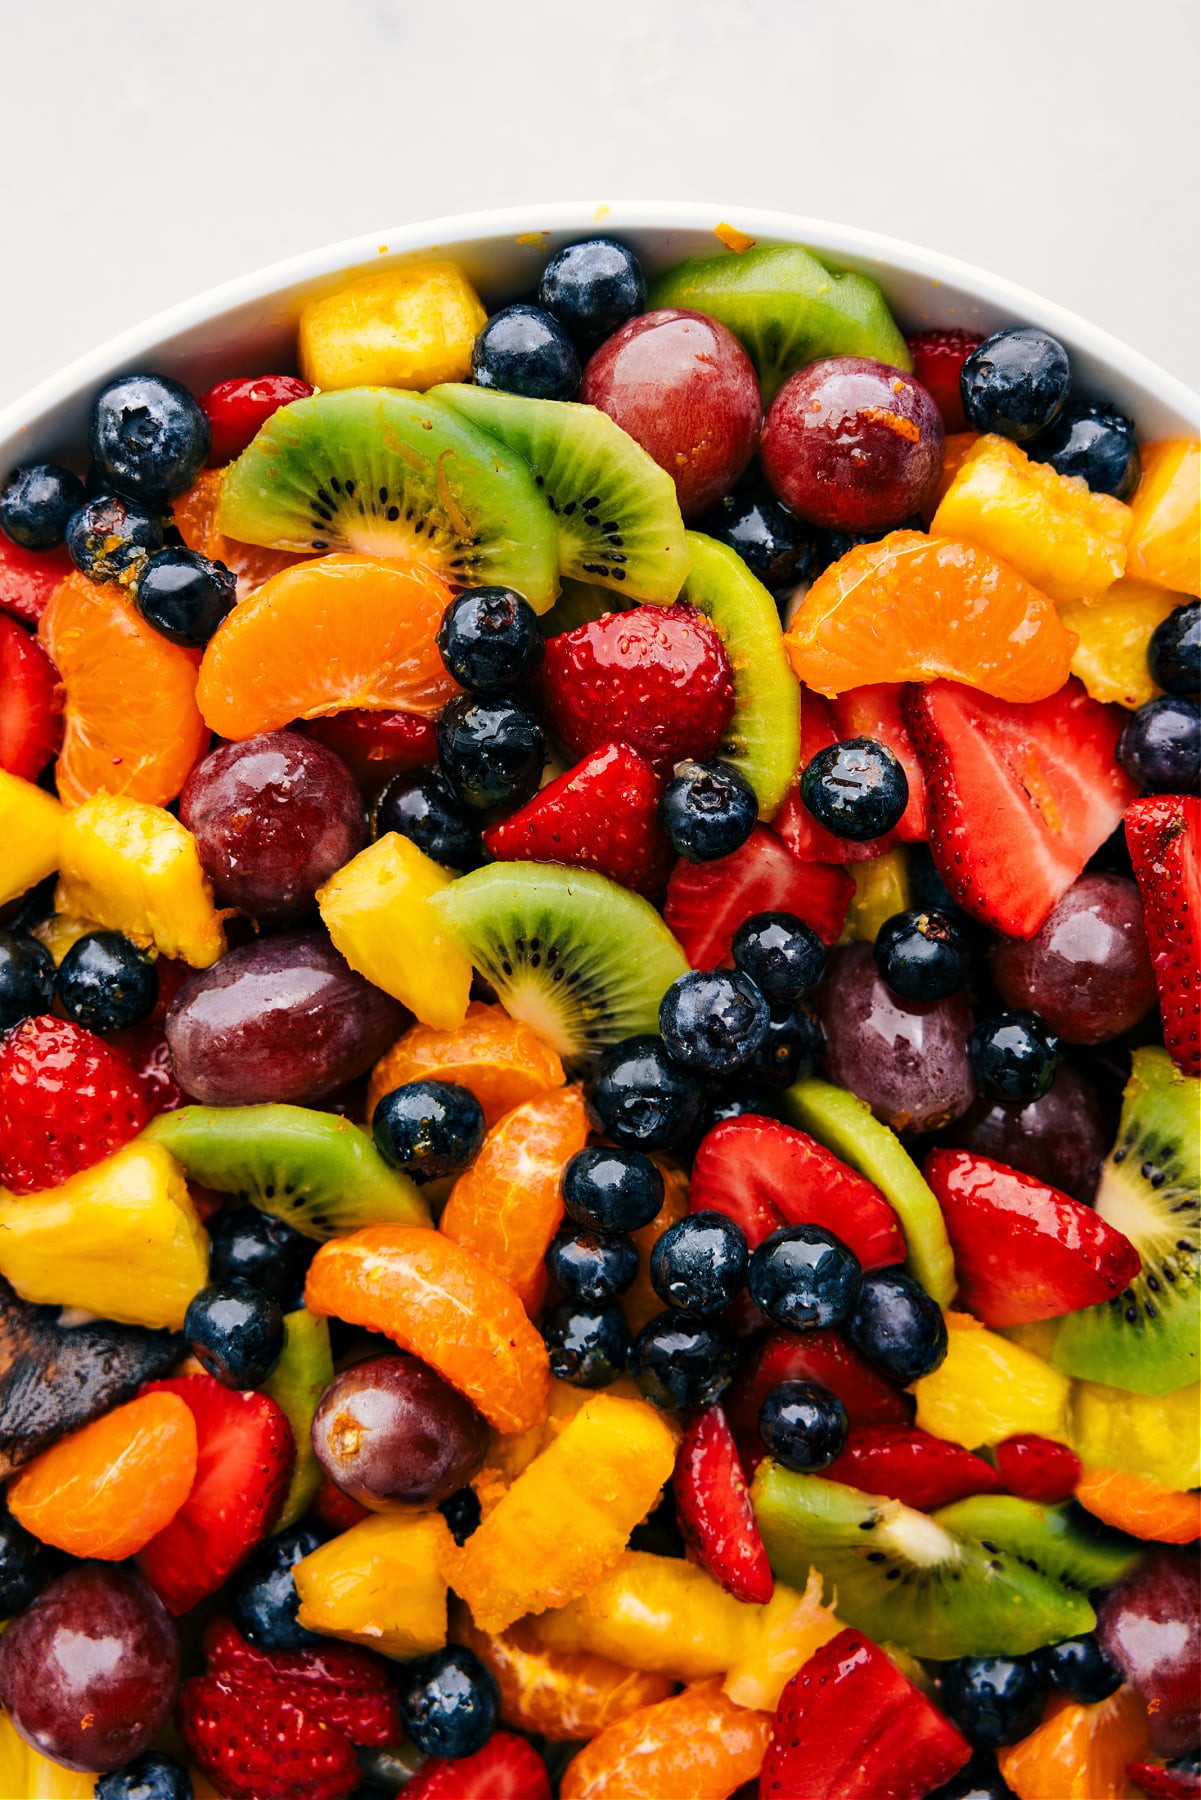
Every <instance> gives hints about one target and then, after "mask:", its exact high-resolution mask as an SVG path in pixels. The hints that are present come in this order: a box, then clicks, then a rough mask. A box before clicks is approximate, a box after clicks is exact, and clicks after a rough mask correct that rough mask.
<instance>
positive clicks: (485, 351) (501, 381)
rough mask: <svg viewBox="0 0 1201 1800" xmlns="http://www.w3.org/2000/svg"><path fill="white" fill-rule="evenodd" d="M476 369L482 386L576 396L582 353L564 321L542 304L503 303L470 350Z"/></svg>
mask: <svg viewBox="0 0 1201 1800" xmlns="http://www.w3.org/2000/svg"><path fill="white" fill-rule="evenodd" d="M471 373H472V375H473V376H474V377H475V384H476V386H477V387H482V388H500V389H501V390H502V391H503V392H504V393H506V394H523V395H524V396H525V397H526V398H527V399H529V400H574V399H575V396H576V393H577V391H578V389H579V385H580V375H581V373H582V371H581V369H580V359H579V357H578V356H577V355H576V353H575V346H574V344H573V343H572V341H571V339H570V338H569V337H568V335H567V333H566V332H565V331H564V329H563V327H562V326H561V325H560V323H559V321H558V320H557V319H556V318H554V317H552V315H551V314H550V313H548V312H544V311H543V310H542V308H541V307H540V306H526V305H524V304H519V305H516V306H504V307H502V308H501V310H500V311H499V312H497V313H493V315H492V317H491V318H490V319H489V320H488V323H487V324H486V325H485V326H484V329H483V330H482V331H481V332H480V335H479V336H478V337H477V338H476V340H475V344H474V346H473V347H472V351H471Z"/></svg>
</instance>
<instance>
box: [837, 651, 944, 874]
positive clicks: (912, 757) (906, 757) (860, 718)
mask: <svg viewBox="0 0 1201 1800" xmlns="http://www.w3.org/2000/svg"><path fill="white" fill-rule="evenodd" d="M830 719H831V722H832V724H833V726H834V735H835V737H837V738H853V737H868V738H874V739H875V741H876V742H877V743H878V744H883V745H885V747H886V748H887V749H889V750H891V751H892V753H893V755H894V756H895V757H896V759H897V761H898V762H899V763H900V765H901V767H902V768H903V769H904V771H905V777H906V779H907V781H908V782H909V804H908V806H907V807H906V808H905V811H904V813H903V814H902V815H901V819H900V822H899V823H898V825H897V828H896V836H897V837H898V838H899V839H900V840H901V842H902V843H905V844H918V843H924V841H925V837H926V785H925V782H924V781H923V780H922V765H921V764H920V763H919V762H918V760H917V752H916V750H915V749H914V748H913V739H912V738H911V737H910V736H909V733H908V731H907V730H906V728H905V721H904V719H903V718H902V717H901V688H900V685H899V684H898V683H895V682H890V681H877V682H873V683H872V685H871V686H870V687H858V688H848V689H847V691H846V693H845V694H838V695H836V696H835V698H834V699H833V700H831V701H830Z"/></svg>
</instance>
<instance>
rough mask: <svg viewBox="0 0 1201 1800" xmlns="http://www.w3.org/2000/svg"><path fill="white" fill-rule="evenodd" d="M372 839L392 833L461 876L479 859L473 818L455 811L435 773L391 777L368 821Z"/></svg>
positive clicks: (442, 780) (440, 777)
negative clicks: (372, 835)
mask: <svg viewBox="0 0 1201 1800" xmlns="http://www.w3.org/2000/svg"><path fill="white" fill-rule="evenodd" d="M371 827H372V830H373V831H374V833H375V835H376V837H377V838H380V837H383V836H384V835H385V834H386V833H387V832H389V831H398V832H399V833H400V835H401V837H407V838H408V839H409V841H410V843H414V844H416V846H417V848H418V849H419V850H424V851H425V854H426V855H427V856H430V857H432V858H433V860H434V861H435V862H436V863H442V864H443V865H444V867H446V868H448V869H457V870H459V872H460V873H462V874H466V872H467V871H468V870H469V869H474V868H475V867H476V866H477V864H478V863H479V862H480V860H481V858H482V856H483V850H482V848H481V845H480V828H479V824H478V821H477V820H476V818H475V817H473V816H472V815H471V814H469V813H468V812H467V810H466V809H465V808H464V807H462V806H460V804H459V802H458V800H457V799H456V797H455V795H454V794H453V793H452V792H451V789H450V783H449V782H448V781H447V779H446V777H445V776H444V775H443V774H442V773H441V772H440V770H438V769H414V770H412V771H411V772H410V773H408V774H404V775H394V776H393V777H392V779H391V781H390V782H389V783H388V784H387V786H386V787H385V788H384V789H383V791H382V793H381V794H380V796H379V798H378V800H377V801H376V803H375V808H374V810H373V812H372V815H371Z"/></svg>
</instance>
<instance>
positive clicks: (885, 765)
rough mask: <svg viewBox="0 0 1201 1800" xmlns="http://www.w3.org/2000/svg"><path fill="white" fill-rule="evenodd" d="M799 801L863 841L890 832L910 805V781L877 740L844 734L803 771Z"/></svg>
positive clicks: (830, 827) (823, 821) (837, 831)
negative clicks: (845, 735)
mask: <svg viewBox="0 0 1201 1800" xmlns="http://www.w3.org/2000/svg"><path fill="white" fill-rule="evenodd" d="M801 799H802V800H803V801H804V803H805V805H806V807H807V808H808V810H809V811H810V812H811V813H812V814H813V817H814V818H815V819H816V820H817V822H818V824H819V825H824V826H825V828H826V830H827V831H830V832H833V834H834V836H835V837H837V838H849V839H850V840H851V842H852V843H856V844H863V843H866V842H867V841H868V840H869V839H870V838H878V837H883V836H884V833H885V832H886V831H891V830H892V828H893V826H894V825H895V824H896V823H897V821H898V819H900V818H901V816H902V814H903V813H904V811H905V808H906V807H907V806H908V804H909V779H908V777H907V776H906V774H905V770H904V768H903V767H902V765H901V764H900V762H898V760H897V758H896V757H895V756H894V755H893V753H892V751H891V750H890V749H889V748H888V746H887V744H878V743H877V742H876V740H875V739H874V738H867V737H857V738H844V739H843V741H842V742H841V743H838V744H830V745H829V746H828V747H827V748H826V749H825V750H819V751H818V753H817V755H816V756H815V757H814V758H813V760H812V762H810V763H809V764H808V766H807V767H806V768H805V770H804V771H803V773H802V775H801Z"/></svg>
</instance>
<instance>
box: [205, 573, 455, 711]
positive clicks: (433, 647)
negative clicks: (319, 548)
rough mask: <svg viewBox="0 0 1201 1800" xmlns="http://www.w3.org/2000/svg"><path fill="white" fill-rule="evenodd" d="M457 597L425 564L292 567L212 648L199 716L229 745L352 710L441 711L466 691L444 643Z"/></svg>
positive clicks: (226, 623)
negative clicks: (440, 640)
mask: <svg viewBox="0 0 1201 1800" xmlns="http://www.w3.org/2000/svg"><path fill="white" fill-rule="evenodd" d="M450 597H451V595H450V589H449V588H448V587H447V586H446V584H445V583H444V582H443V581H440V580H439V578H438V577H437V576H436V575H434V574H433V573H432V572H431V571H430V570H429V569H425V568H422V567H420V566H419V565H418V564H417V563H399V562H383V561H381V560H380V559H379V558H378V557H374V556H322V557H317V558H315V559H313V560H310V561H308V562H303V563H297V564H296V566H295V567H294V568H291V569H283V570H282V571H281V572H280V573H279V574H278V575H273V576H272V577H271V579H270V580H269V581H267V582H264V584H263V586H262V587H261V588H259V589H258V590H257V592H255V593H253V594H251V595H250V597H249V598H248V599H246V600H239V602H238V604H237V605H236V606H235V607H234V609H233V611H232V612H231V613H230V614H229V615H228V617H227V618H226V619H224V620H223V621H222V623H221V625H220V627H219V628H218V630H217V632H216V634H215V635H214V636H213V638H212V639H211V640H210V642H209V645H208V648H207V649H206V650H205V653H204V658H203V660H202V662H201V665H200V680H199V683H198V686H197V689H196V697H197V700H198V701H199V704H200V710H201V712H202V713H203V714H204V717H205V719H206V720H207V721H208V723H209V725H210V726H211V728H212V729H213V730H214V731H217V732H220V734H221V736H222V737H227V738H248V737H253V736H254V734H255V733H256V732H259V731H277V730H279V729H280V728H281V727H282V726H284V725H287V724H288V723H289V722H290V721H291V720H292V719H316V718H320V717H321V716H322V715H323V714H324V713H334V712H342V711H344V710H346V709H348V708H352V709H355V710H364V711H376V712H378V711H381V710H383V711H390V710H392V709H393V708H397V707H399V708H402V709H403V710H404V711H406V712H414V713H422V714H432V713H436V712H438V711H439V710H440V708H441V707H443V706H444V705H445V704H446V702H447V701H448V700H449V699H451V697H452V696H453V695H454V694H456V693H458V691H459V690H458V688H457V687H456V686H455V683H454V682H453V681H452V680H451V678H450V676H449V675H448V674H447V672H446V665H445V664H444V663H443V661H442V657H441V655H440V654H439V651H438V644H437V631H438V627H439V625H440V624H441V622H442V614H443V613H444V612H445V610H446V607H447V604H448V603H449V601H450Z"/></svg>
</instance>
